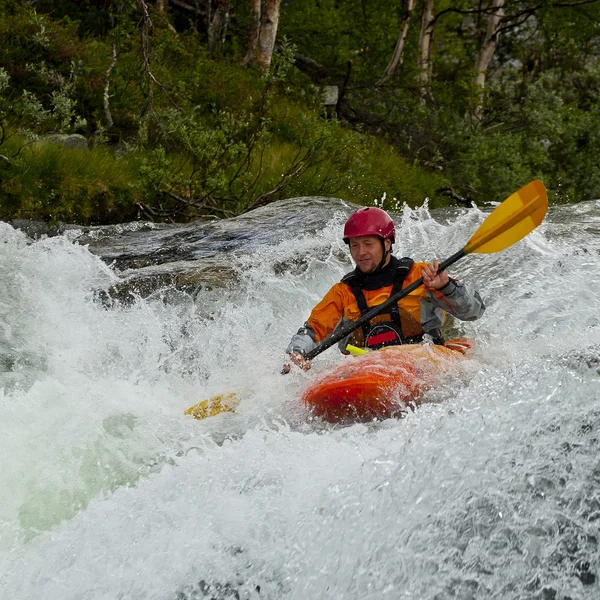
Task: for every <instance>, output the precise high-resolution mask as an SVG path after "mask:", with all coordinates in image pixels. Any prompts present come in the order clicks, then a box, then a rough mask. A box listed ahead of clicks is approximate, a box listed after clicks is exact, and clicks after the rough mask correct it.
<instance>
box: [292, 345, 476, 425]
mask: <svg viewBox="0 0 600 600" xmlns="http://www.w3.org/2000/svg"><path fill="white" fill-rule="evenodd" d="M471 347H472V342H471V341H470V340H468V339H466V338H458V339H453V340H448V341H447V342H446V344H445V345H444V346H437V345H431V344H428V345H419V344H414V345H405V346H389V347H387V348H382V349H381V350H376V351H374V352H368V353H366V354H362V355H360V356H351V357H348V358H345V359H344V360H343V361H341V362H340V363H338V364H337V365H335V366H334V367H333V368H332V369H330V370H328V371H327V372H325V373H323V374H321V375H320V376H318V377H317V378H316V379H315V380H314V381H313V382H311V384H310V385H309V386H308V388H307V389H305V390H304V392H303V393H302V398H301V399H302V402H304V403H305V404H306V405H307V406H308V407H309V408H310V409H311V411H312V413H313V414H314V415H315V416H318V417H321V418H322V419H324V420H326V421H329V422H331V423H338V422H341V421H342V422H343V421H372V420H373V419H386V418H389V417H393V416H395V415H399V414H401V413H402V412H405V411H406V408H407V407H412V406H414V404H415V403H416V402H418V400H419V397H420V396H421V395H422V394H423V392H425V391H426V390H427V389H430V388H432V387H433V386H435V384H436V383H437V381H439V377H440V375H442V374H444V373H447V372H449V371H451V370H454V369H456V367H457V361H460V360H461V359H462V358H463V356H464V355H465V354H466V353H467V352H468V351H469V350H470V349H471Z"/></svg>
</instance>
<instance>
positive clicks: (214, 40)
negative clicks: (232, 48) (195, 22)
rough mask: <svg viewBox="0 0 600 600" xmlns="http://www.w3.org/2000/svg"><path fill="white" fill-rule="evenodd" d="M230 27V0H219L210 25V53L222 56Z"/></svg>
mask: <svg viewBox="0 0 600 600" xmlns="http://www.w3.org/2000/svg"><path fill="white" fill-rule="evenodd" d="M228 25H229V0H218V5H217V9H216V10H215V12H214V15H213V17H212V19H211V21H210V23H209V25H208V53H209V54H210V55H211V56H219V57H220V56H222V55H223V46H224V44H225V34H226V33H227V27H228Z"/></svg>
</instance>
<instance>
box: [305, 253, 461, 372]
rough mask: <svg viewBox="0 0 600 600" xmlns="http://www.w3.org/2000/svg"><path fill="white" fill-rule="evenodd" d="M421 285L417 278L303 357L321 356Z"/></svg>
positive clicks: (452, 260)
mask: <svg viewBox="0 0 600 600" xmlns="http://www.w3.org/2000/svg"><path fill="white" fill-rule="evenodd" d="M466 254H467V253H466V252H465V249H464V248H463V249H462V250H459V251H458V252H456V253H455V254H453V255H452V256H451V257H450V258H447V259H446V260H445V261H444V262H443V263H441V264H440V266H439V267H438V273H441V272H442V271H445V270H446V269H447V268H448V267H449V266H450V265H453V264H454V263H455V262H457V261H458V260H460V259H461V258H462V257H463V256H466ZM422 285H423V278H422V277H419V279H417V280H416V281H413V282H412V283H411V284H410V285H407V286H406V287H405V288H403V289H401V290H400V291H399V292H397V293H395V294H392V295H391V296H390V297H389V298H388V299H387V300H386V301H385V302H382V303H381V304H378V305H377V306H374V307H373V308H372V309H371V310H368V311H367V312H366V313H364V314H363V315H361V316H360V317H359V318H358V319H357V320H356V321H352V323H348V325H346V326H345V327H342V328H341V329H339V330H338V331H335V332H333V333H332V334H331V335H329V336H327V337H326V338H325V339H324V340H322V341H321V342H319V343H318V344H317V346H316V347H315V348H313V349H312V350H311V351H310V352H307V353H306V354H305V355H304V358H305V359H306V360H312V359H313V358H315V356H318V355H319V354H321V352H323V351H325V350H327V348H330V347H331V346H333V345H334V344H337V342H339V341H340V340H343V339H344V338H345V337H346V336H348V335H350V334H351V333H352V332H353V331H356V330H357V329H358V328H359V327H362V326H363V325H365V324H366V323H368V322H369V321H370V320H371V319H372V318H373V317H376V316H377V315H380V314H381V313H383V312H385V311H386V310H387V309H388V308H391V307H392V306H393V305H394V304H395V303H396V302H398V300H401V299H402V298H404V297H406V296H408V295H409V294H410V293H411V292H414V291H415V290H416V289H417V288H418V287H420V286H422Z"/></svg>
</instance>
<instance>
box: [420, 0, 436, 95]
mask: <svg viewBox="0 0 600 600" xmlns="http://www.w3.org/2000/svg"><path fill="white" fill-rule="evenodd" d="M434 24H435V20H434V17H433V0H423V11H422V14H421V33H420V34H419V83H420V85H421V94H422V95H423V96H425V95H426V94H427V93H428V92H429V84H430V81H431V48H432V46H433V27H434Z"/></svg>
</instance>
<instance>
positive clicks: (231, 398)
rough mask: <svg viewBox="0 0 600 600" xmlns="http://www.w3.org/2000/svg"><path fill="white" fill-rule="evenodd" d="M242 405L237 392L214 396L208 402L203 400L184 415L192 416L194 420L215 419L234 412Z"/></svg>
mask: <svg viewBox="0 0 600 600" xmlns="http://www.w3.org/2000/svg"><path fill="white" fill-rule="evenodd" d="M239 403H240V399H239V398H238V396H237V394H236V393H235V392H231V393H230V394H219V395H218V396H213V397H212V398H209V399H208V400H202V402H198V404H194V406H190V408H188V409H187V410H186V411H185V413H184V414H186V415H192V417H194V419H198V420H200V419H206V418H207V417H214V416H216V415H220V414H221V413H224V412H234V409H235V407H236V406H237V405H238V404H239Z"/></svg>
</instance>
